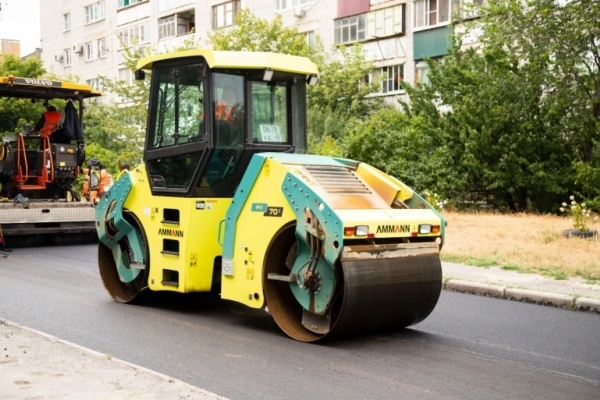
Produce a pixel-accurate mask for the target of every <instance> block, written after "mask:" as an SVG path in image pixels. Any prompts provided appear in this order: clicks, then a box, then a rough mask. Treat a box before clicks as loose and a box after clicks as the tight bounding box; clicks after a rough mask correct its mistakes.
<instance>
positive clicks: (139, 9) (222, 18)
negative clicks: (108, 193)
mask: <svg viewBox="0 0 600 400" xmlns="http://www.w3.org/2000/svg"><path fill="white" fill-rule="evenodd" d="M459 1H460V0H78V1H73V0H62V1H53V2H49V1H40V14H41V16H42V21H41V36H42V59H43V61H44V65H45V66H46V68H47V69H48V70H49V71H51V72H54V73H56V74H58V75H59V76H71V77H77V79H79V80H80V81H85V82H87V83H88V84H90V85H92V86H94V87H95V88H97V89H100V90H101V89H102V88H101V87H100V79H99V76H100V75H102V76H106V77H108V78H120V79H122V80H125V81H130V80H131V79H132V74H131V71H129V70H128V69H127V68H125V66H124V65H123V58H122V51H123V47H125V46H141V47H147V46H149V47H151V48H153V49H155V50H156V51H164V50H167V49H173V48H174V47H176V46H178V45H181V44H182V43H183V41H184V40H186V39H194V40H195V41H197V42H199V43H201V45H203V46H209V43H208V41H207V38H208V35H209V34H210V33H211V32H213V31H215V30H219V29H229V28H231V27H232V26H233V24H234V18H235V16H236V14H237V12H238V11H239V10H240V9H242V8H246V9H248V10H250V11H251V12H252V13H253V14H254V15H255V16H257V17H259V18H263V19H268V20H270V19H273V18H274V17H275V16H276V15H281V17H282V20H283V23H284V26H286V27H295V28H297V29H298V31H299V32H300V33H301V34H303V35H305V36H306V40H307V41H308V43H309V44H310V43H314V41H315V38H316V37H320V39H321V41H322V43H323V45H324V46H325V48H326V49H333V48H334V46H336V45H337V46H343V45H352V44H354V43H357V42H358V43H361V45H362V46H363V48H364V50H365V52H366V54H367V55H368V57H369V58H370V59H372V60H373V61H374V66H375V68H374V70H373V73H372V76H371V78H375V77H380V78H382V80H381V85H380V95H381V96H384V97H386V98H394V97H397V96H402V95H403V93H402V91H401V90H400V86H399V82H400V81H402V80H406V81H407V82H409V83H414V82H419V81H426V80H427V68H426V64H425V63H424V62H423V60H424V59H425V58H426V57H433V58H435V57H441V56H443V55H444V54H446V48H447V34H448V33H449V32H450V27H449V26H448V25H449V23H450V16H451V13H452V12H453V11H457V10H458V6H459ZM469 1H475V2H481V0H469ZM110 100H111V99H110V98H108V97H106V98H105V99H104V101H110Z"/></svg>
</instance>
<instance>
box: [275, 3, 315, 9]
mask: <svg viewBox="0 0 600 400" xmlns="http://www.w3.org/2000/svg"><path fill="white" fill-rule="evenodd" d="M314 2H315V0H275V11H283V10H287V9H290V8H296V7H300V6H303V5H305V4H312V3H314Z"/></svg>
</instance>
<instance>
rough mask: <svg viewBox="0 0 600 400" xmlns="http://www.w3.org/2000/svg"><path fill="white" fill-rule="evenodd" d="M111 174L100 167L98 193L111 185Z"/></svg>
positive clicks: (101, 192)
mask: <svg viewBox="0 0 600 400" xmlns="http://www.w3.org/2000/svg"><path fill="white" fill-rule="evenodd" d="M111 181H112V176H111V175H110V174H109V173H108V171H107V170H106V169H104V168H102V171H100V189H99V190H98V193H99V194H103V193H104V192H106V191H107V190H108V189H110V187H111V186H112V182H111Z"/></svg>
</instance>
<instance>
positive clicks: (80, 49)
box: [72, 43, 83, 53]
mask: <svg viewBox="0 0 600 400" xmlns="http://www.w3.org/2000/svg"><path fill="white" fill-rule="evenodd" d="M72 50H73V53H83V45H82V44H81V43H76V44H74V45H73V47H72Z"/></svg>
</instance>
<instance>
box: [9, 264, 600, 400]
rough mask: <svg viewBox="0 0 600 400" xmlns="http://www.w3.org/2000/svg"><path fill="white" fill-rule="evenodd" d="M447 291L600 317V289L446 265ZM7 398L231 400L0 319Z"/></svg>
mask: <svg viewBox="0 0 600 400" xmlns="http://www.w3.org/2000/svg"><path fill="white" fill-rule="evenodd" d="M442 271H443V278H444V281H443V288H444V289H445V290H452V291H458V292H464V293H473V294H478V295H484V296H491V297H497V298H505V299H512V300H518V301H527V302H533V303H538V304H544V305H548V306H555V307H564V308H570V309H576V310H581V312H600V285H593V284H589V283H586V282H585V281H584V280H582V279H568V280H554V279H551V278H547V277H543V276H539V275H534V274H521V273H517V272H515V271H506V270H503V269H502V268H499V267H488V268H482V267H472V266H467V265H462V264H454V263H446V262H444V263H442ZM0 388H1V389H0V393H1V394H2V398H3V399H33V398H35V399H61V400H64V399H80V398H81V395H82V394H83V393H85V398H86V399H90V400H94V399H98V400H99V399H103V400H104V399H128V400H138V399H139V400H142V399H144V400H148V399H150V400H152V399H203V400H204V399H219V400H220V399H225V398H224V397H222V396H219V395H218V394H216V393H211V392H208V391H205V390H203V389H200V388H198V387H195V386H192V385H189V384H187V383H185V382H182V381H179V380H177V379H174V378H171V377H169V376H165V375H163V374H160V373H157V372H155V371H151V370H149V369H146V368H143V367H140V366H137V365H133V364H131V363H128V362H125V361H122V360H119V359H116V358H113V357H110V356H107V355H106V354H101V353H98V352H96V351H93V350H90V349H86V348H83V347H81V346H78V345H76V344H74V343H71V342H67V341H64V340H61V339H59V338H57V337H54V336H50V335H47V334H45V333H43V332H39V331H36V330H33V329H30V328H27V327H24V326H20V325H18V324H15V323H13V322H10V321H7V320H4V319H2V318H1V317H0Z"/></svg>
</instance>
